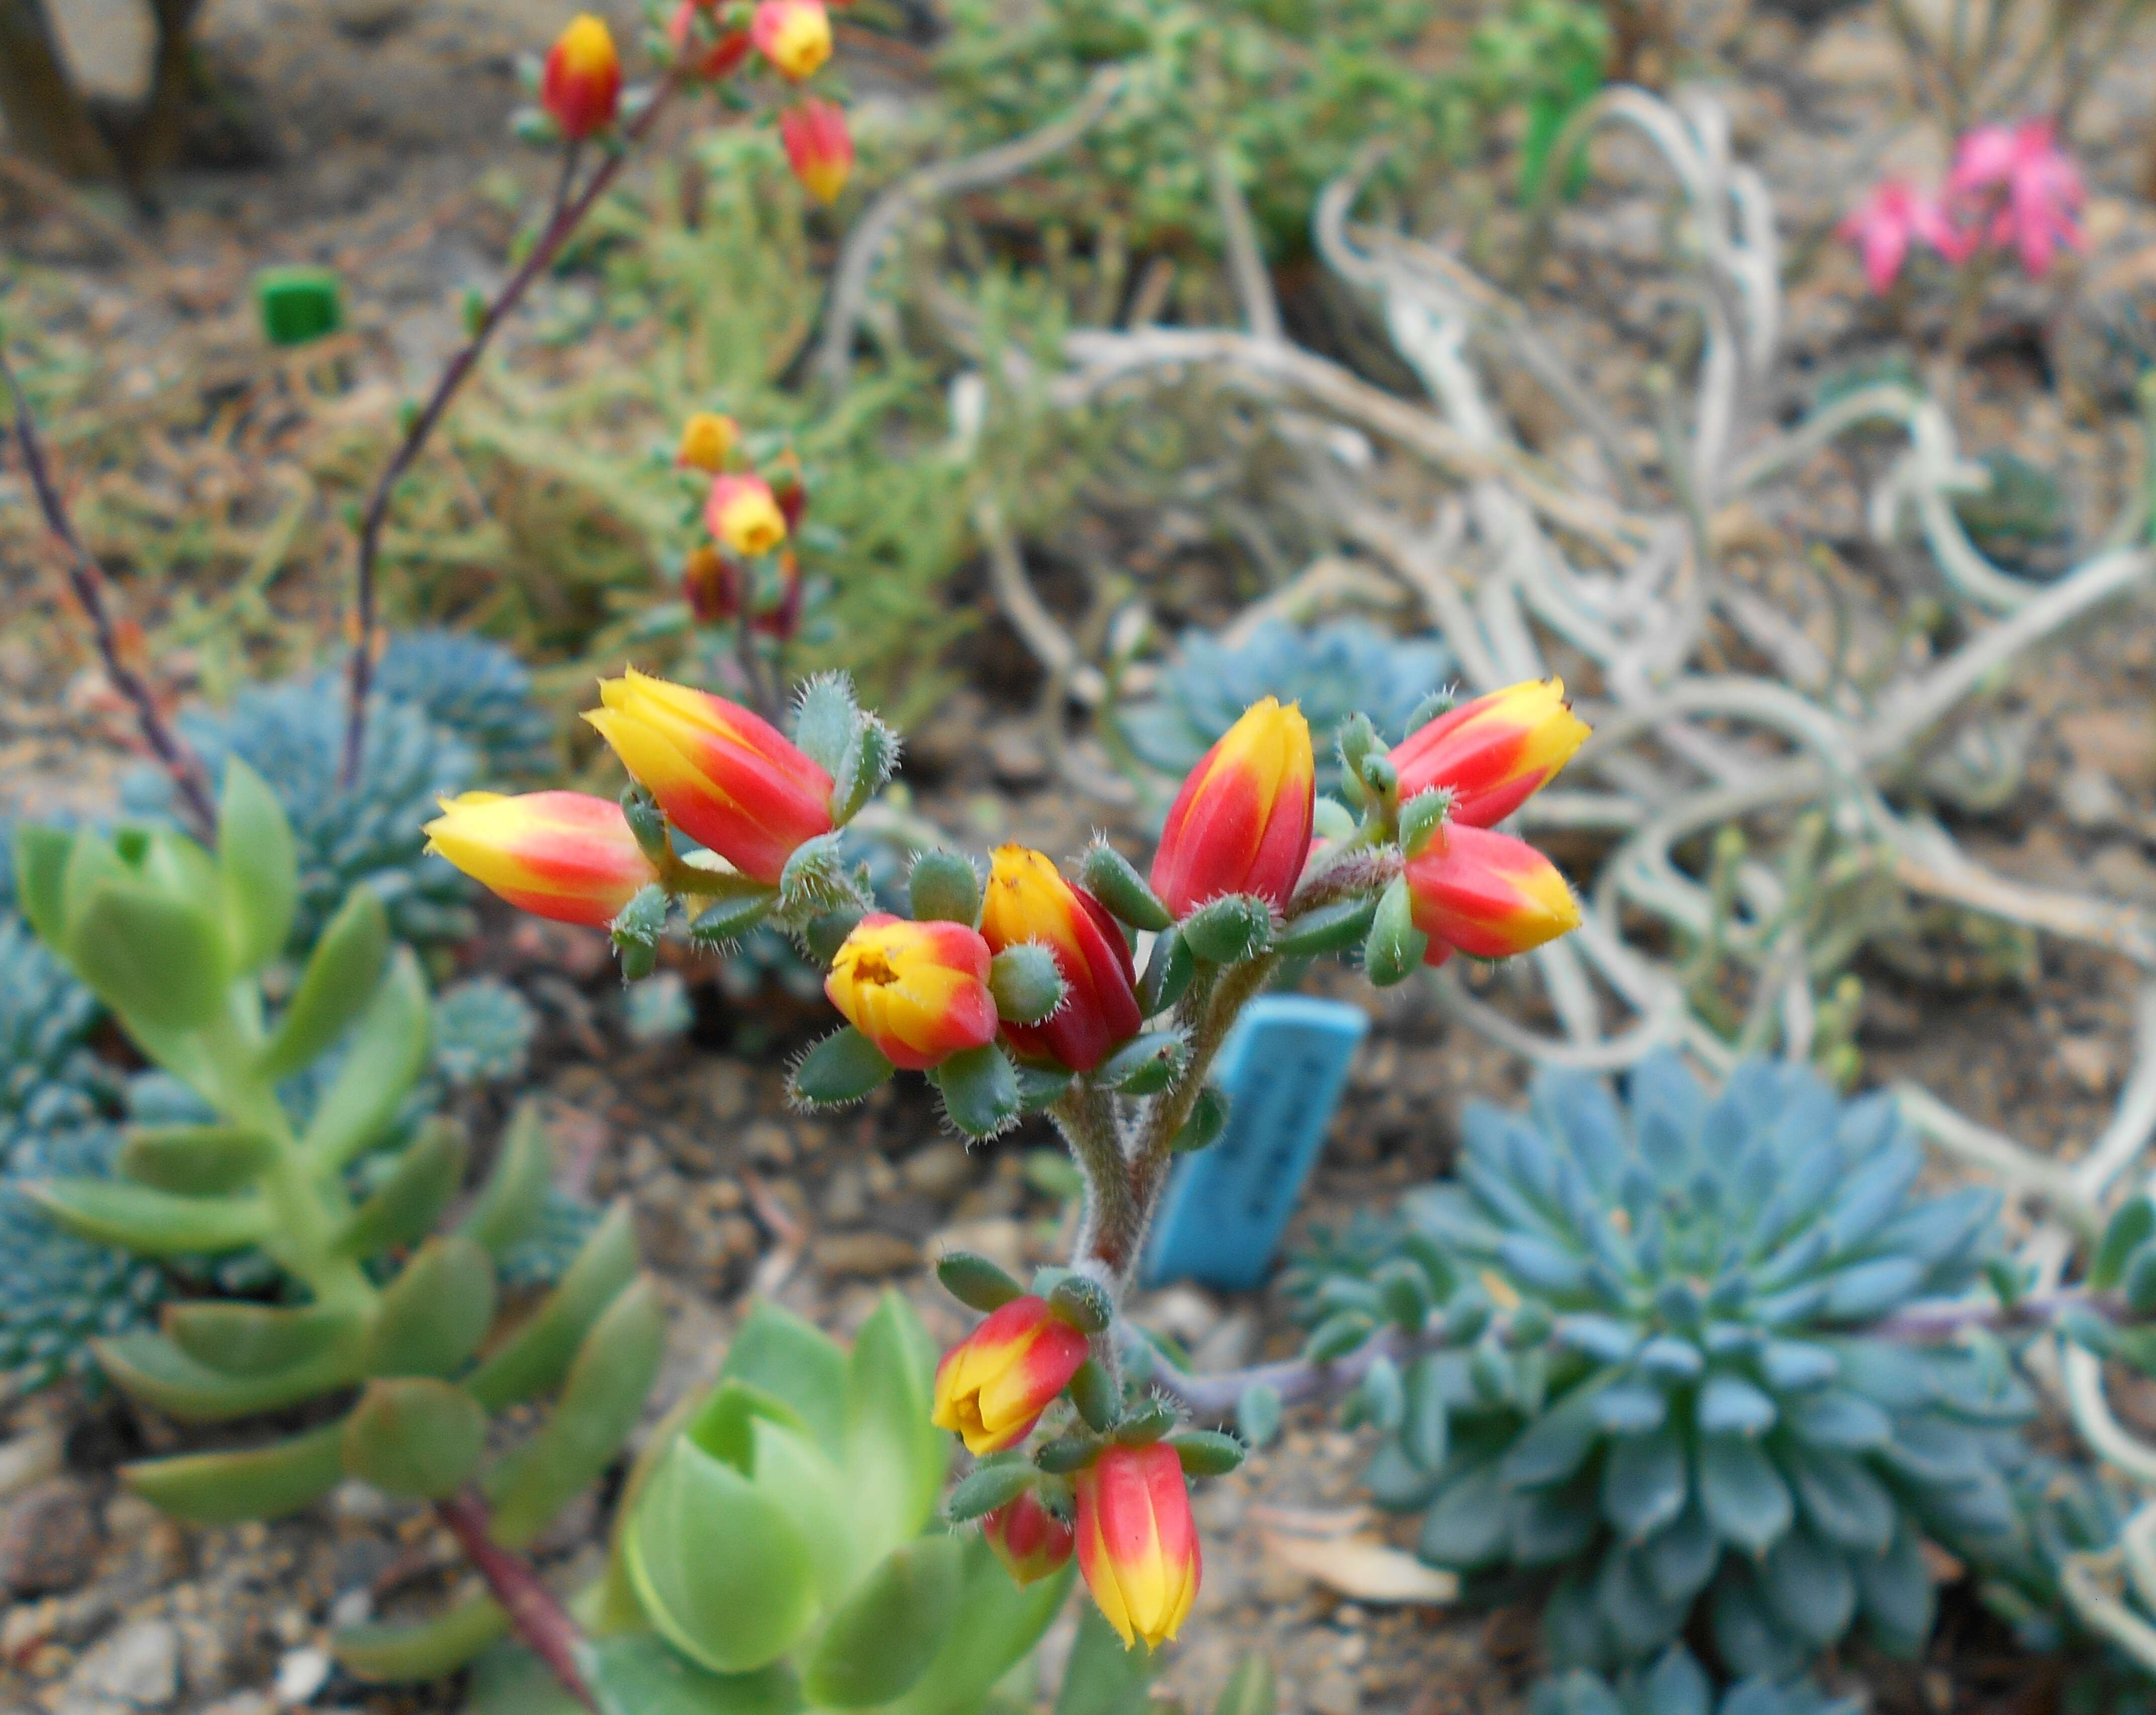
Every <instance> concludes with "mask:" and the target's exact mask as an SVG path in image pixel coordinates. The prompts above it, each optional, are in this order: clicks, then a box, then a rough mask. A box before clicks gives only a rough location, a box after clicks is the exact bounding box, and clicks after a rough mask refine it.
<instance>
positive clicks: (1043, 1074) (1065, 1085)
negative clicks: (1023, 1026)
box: [1014, 1060, 1071, 1113]
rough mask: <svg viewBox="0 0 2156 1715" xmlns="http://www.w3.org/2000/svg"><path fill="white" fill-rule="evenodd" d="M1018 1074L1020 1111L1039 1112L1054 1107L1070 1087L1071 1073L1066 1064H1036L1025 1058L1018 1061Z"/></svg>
mask: <svg viewBox="0 0 2156 1715" xmlns="http://www.w3.org/2000/svg"><path fill="white" fill-rule="evenodd" d="M1014 1071H1016V1072H1017V1074H1018V1107H1019V1112H1020V1113H1038V1112H1040V1110H1041V1109H1043V1108H1045V1107H1053V1106H1054V1105H1055V1103H1056V1102H1057V1101H1060V1099H1061V1098H1062V1096H1063V1093H1064V1092H1065V1091H1066V1090H1068V1089H1069V1088H1070V1078H1071V1073H1070V1069H1069V1068H1068V1067H1065V1066H1058V1065H1033V1064H1030V1063H1029V1062H1027V1061H1024V1060H1020V1061H1019V1062H1017V1063H1016V1065H1015V1066H1014Z"/></svg>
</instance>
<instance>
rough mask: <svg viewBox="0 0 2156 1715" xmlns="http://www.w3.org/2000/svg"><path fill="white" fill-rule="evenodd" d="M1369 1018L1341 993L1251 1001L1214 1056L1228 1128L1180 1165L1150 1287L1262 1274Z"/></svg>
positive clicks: (1161, 1217)
mask: <svg viewBox="0 0 2156 1715" xmlns="http://www.w3.org/2000/svg"><path fill="white" fill-rule="evenodd" d="M1369 1028H1370V1020H1369V1019H1368V1015H1367V1014H1364V1013H1363V1011H1362V1010H1361V1009H1358V1008H1356V1007H1353V1006H1348V1005H1346V1004H1342V1002H1340V1001H1337V1000H1317V999H1311V998H1310V997H1308V996H1306V995H1300V994H1268V995H1265V996H1264V997H1262V998H1261V999H1258V1000H1255V1001H1254V1002H1252V1003H1251V1004H1250V1007H1249V1009H1247V1010H1246V1011H1245V1013H1244V1014H1243V1016H1242V1018H1241V1019H1240V1021H1239V1022H1238V1023H1237V1024H1236V1025H1235V1030H1234V1032H1233V1034H1231V1035H1229V1038H1228V1040H1227V1042H1226V1043H1225V1044H1224V1045H1223V1046H1222V1048H1221V1050H1220V1056H1219V1060H1216V1061H1215V1062H1214V1074H1213V1076H1214V1082H1216V1083H1218V1084H1219V1086H1220V1087H1221V1088H1222V1089H1223V1090H1224V1091H1227V1093H1228V1104H1229V1105H1228V1128H1227V1130H1226V1131H1224V1132H1222V1133H1221V1135H1220V1140H1219V1142H1217V1143H1215V1144H1214V1145H1213V1146H1212V1147H1211V1148H1209V1149H1204V1150H1201V1151H1200V1152H1199V1153H1197V1154H1196V1155H1192V1156H1186V1157H1185V1158H1183V1160H1181V1161H1179V1162H1178V1163H1176V1164H1175V1170H1174V1172H1173V1173H1172V1174H1171V1175H1170V1176H1169V1178H1168V1193H1167V1194H1166V1195H1165V1196H1164V1197H1163V1199H1161V1205H1160V1213H1159V1214H1158V1217H1157V1218H1156V1219H1155V1220H1154V1222H1153V1229H1152V1238H1151V1239H1150V1240H1148V1242H1147V1246H1146V1261H1145V1281H1146V1284H1147V1286H1161V1285H1164V1284H1165V1283H1166V1282H1168V1281H1198V1282H1199V1284H1200V1285H1201V1286H1218V1287H1220V1288H1223V1289H1224V1290H1227V1291H1245V1290H1247V1289H1248V1288H1250V1287H1252V1286H1257V1285H1258V1284H1259V1283H1260V1281H1263V1280H1264V1279H1265V1271H1266V1270H1267V1269H1268V1268H1270V1266H1272V1260H1273V1253H1274V1252H1275V1251H1276V1250H1278V1248H1279V1246H1280V1240H1281V1233H1282V1232H1284V1231H1285V1230H1286V1227H1287V1220H1288V1217H1289V1216H1290V1215H1291V1214H1293V1213H1294V1212H1295V1205H1296V1199H1298V1198H1300V1197H1301V1195H1302V1187H1303V1182H1304V1181H1305V1180H1306V1179H1307V1178H1309V1177H1310V1169H1311V1168H1312V1165H1313V1164H1314V1163H1316V1161H1317V1152H1318V1151H1319V1149H1320V1148H1322V1147H1323V1145H1324V1142H1325V1134H1326V1132H1327V1131H1329V1130H1330V1129H1331V1128H1332V1116H1333V1114H1334V1113H1335V1112H1337V1111H1338V1108H1339V1107H1340V1092H1341V1088H1342V1086H1343V1085H1344V1084H1345V1083H1346V1082H1347V1065H1348V1062H1349V1061H1350V1060H1353V1059H1354V1057H1355V1049H1356V1045H1358V1043H1360V1042H1361V1041H1362V1040H1363V1035H1364V1033H1365V1032H1367V1031H1368V1030H1369Z"/></svg>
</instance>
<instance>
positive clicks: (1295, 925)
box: [1273, 898, 1378, 958]
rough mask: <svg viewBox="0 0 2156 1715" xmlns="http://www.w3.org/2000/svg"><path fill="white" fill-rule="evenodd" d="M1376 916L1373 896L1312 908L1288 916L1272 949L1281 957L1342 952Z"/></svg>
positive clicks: (1357, 940)
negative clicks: (1296, 914) (1295, 915)
mask: <svg viewBox="0 0 2156 1715" xmlns="http://www.w3.org/2000/svg"><path fill="white" fill-rule="evenodd" d="M1377 915H1378V901H1376V900H1375V899H1373V898H1366V899H1343V900H1340V901H1336V902H1335V903H1333V904H1332V905H1326V906H1319V907H1318V908H1317V910H1316V911H1305V912H1303V913H1302V914H1301V916H1300V917H1291V918H1290V919H1289V920H1288V922H1287V926H1286V927H1285V928H1283V929H1282V930H1281V932H1280V933H1279V934H1277V935H1276V936H1275V937H1273V951H1274V952H1277V953H1278V954H1280V955H1281V958H1317V956H1318V955H1320V954H1321V953H1327V952H1347V949H1348V948H1349V947H1354V946H1357V945H1358V944H1359V943H1360V942H1362V941H1363V937H1365V936H1367V935H1368V933H1369V932H1370V925H1371V922H1373V920H1374V919H1375V917H1377Z"/></svg>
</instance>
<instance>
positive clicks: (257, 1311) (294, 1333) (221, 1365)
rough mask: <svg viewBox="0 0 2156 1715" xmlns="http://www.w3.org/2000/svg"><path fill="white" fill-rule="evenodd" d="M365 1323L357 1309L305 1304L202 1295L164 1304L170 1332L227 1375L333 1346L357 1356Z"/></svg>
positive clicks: (247, 1373) (191, 1353) (279, 1364)
mask: <svg viewBox="0 0 2156 1715" xmlns="http://www.w3.org/2000/svg"><path fill="white" fill-rule="evenodd" d="M363 1327H364V1323H363V1322H362V1317H360V1316H359V1314H358V1313H357V1312H353V1311H348V1310H335V1309H327V1308H325V1307H322V1306H320V1305H312V1304H310V1305H302V1306H300V1307H295V1308H292V1309H284V1308H280V1307H276V1306H274V1305H269V1304H250V1303H246V1302H238V1301H234V1300H229V1299H217V1298H197V1299H193V1300H191V1301H190V1302H187V1303H183V1304H173V1305H168V1306H167V1307H166V1310H165V1334H166V1337H167V1338H168V1339H170V1340H171V1341H172V1343H173V1344H174V1345H175V1346H177V1347H178V1348H180V1350H181V1351H182V1352H184V1353H187V1356H188V1357H190V1358H193V1359H194V1360H195V1362H196V1363H201V1364H206V1365H208V1367H209V1368H212V1369H213V1370H216V1371H217V1372H218V1374H222V1375H228V1376H244V1377H254V1376H268V1375H275V1374H278V1373H279V1372H280V1371H281V1370H286V1369H290V1368H292V1367H293V1366H294V1365H295V1364H300V1363H308V1362H311V1360H313V1359H315V1358H321V1356H323V1355H324V1354H325V1353H328V1352H330V1351H331V1350H337V1351H340V1352H341V1353H343V1354H344V1355H345V1357H346V1358H349V1359H352V1360H354V1361H356V1360H357V1357H358V1354H359V1353H360V1352H361V1350H362V1338H361V1336H362V1330H363Z"/></svg>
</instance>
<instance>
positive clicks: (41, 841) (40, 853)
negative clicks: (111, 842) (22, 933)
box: [15, 822, 74, 950]
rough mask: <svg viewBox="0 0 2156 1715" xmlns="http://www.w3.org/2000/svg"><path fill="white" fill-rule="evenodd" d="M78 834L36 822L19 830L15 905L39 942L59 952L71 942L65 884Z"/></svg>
mask: <svg viewBox="0 0 2156 1715" xmlns="http://www.w3.org/2000/svg"><path fill="white" fill-rule="evenodd" d="M73 850H74V834H72V833H70V832H69V830H68V829H64V828H41V827H39V826H38V825H37V824H35V823H33V822H22V823H18V824H16V828H15V904H16V907H17V909H18V910H19V911H21V912H22V913H23V917H26V918H28V920H29V924H30V927H31V928H33V930H35V931H36V932H37V936H38V940H40V941H42V942H44V943H45V945H46V946H47V947H52V948H54V949H55V950H57V949H58V948H59V947H61V946H62V945H64V943H65V942H66V939H67V919H66V914H65V908H64V905H63V903H62V899H63V894H62V891H61V889H62V882H63V881H64V878H65V876H66V875H67V867H68V856H69V853H71V852H72V851H73Z"/></svg>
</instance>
